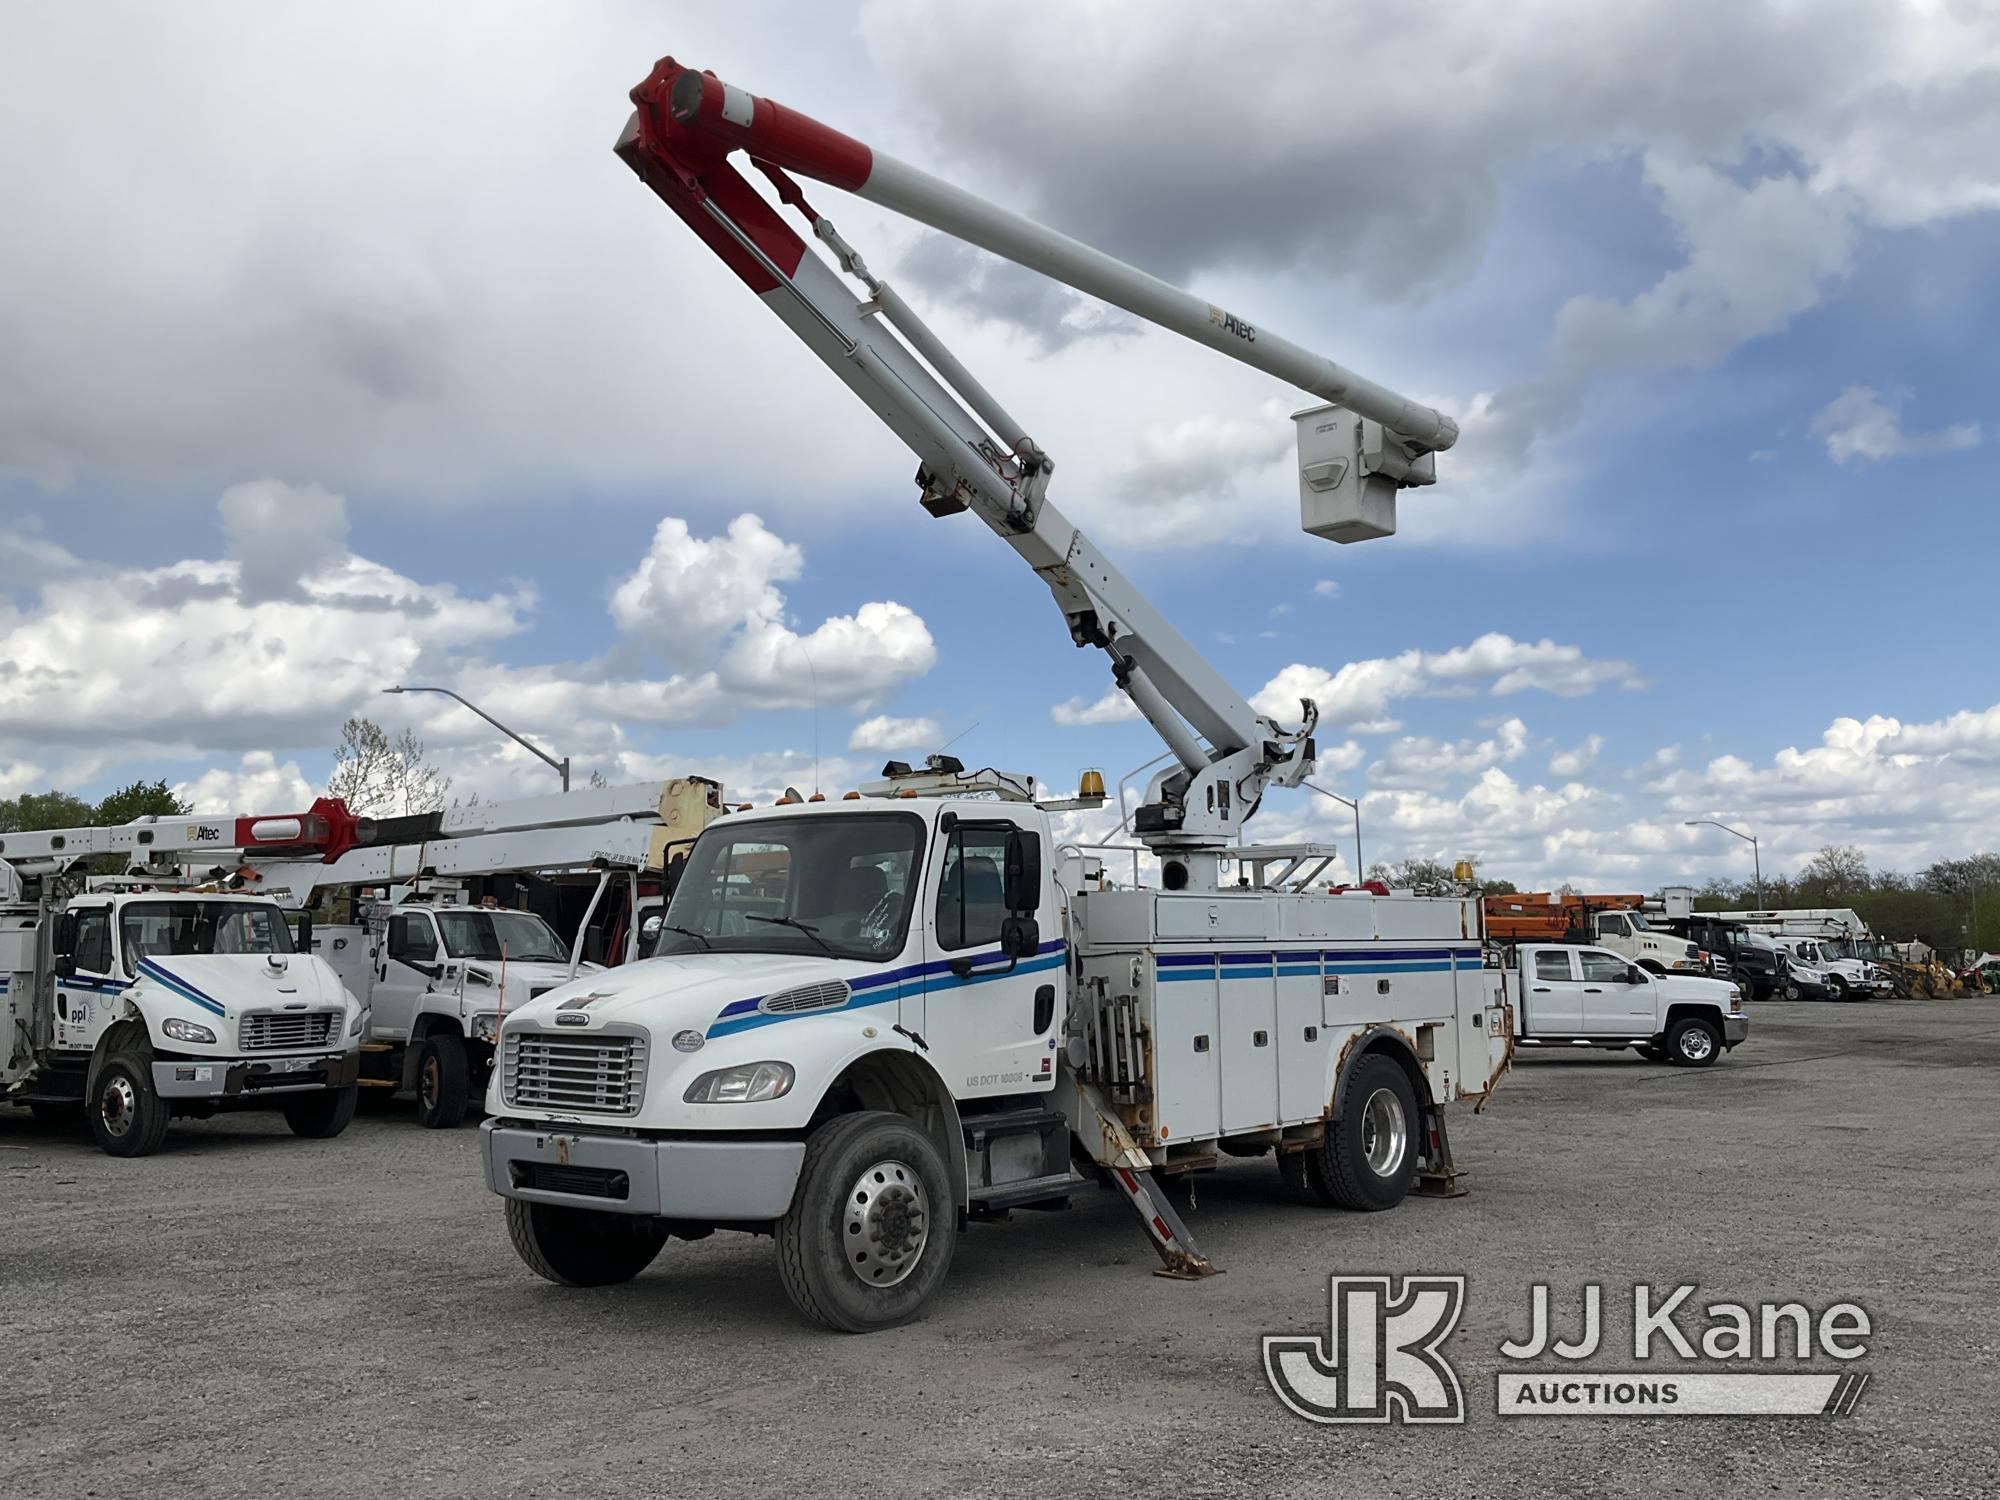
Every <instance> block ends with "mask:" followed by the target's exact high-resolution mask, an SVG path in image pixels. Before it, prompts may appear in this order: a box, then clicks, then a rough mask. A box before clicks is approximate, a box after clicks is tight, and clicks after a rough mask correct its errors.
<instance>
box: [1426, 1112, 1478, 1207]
mask: <svg viewBox="0 0 2000 1500" xmlns="http://www.w3.org/2000/svg"><path fill="white" fill-rule="evenodd" d="M1417 1114H1418V1118H1419V1119H1420V1121H1421V1122H1422V1124H1423V1127H1424V1152H1423V1157H1422V1159H1421V1160H1420V1161H1419V1163H1418V1165H1417V1196H1418V1197H1420V1198H1463V1197H1464V1196H1465V1195H1466V1194H1467V1193H1468V1192H1470V1191H1471V1189H1470V1188H1468V1187H1467V1186H1466V1185H1465V1179H1466V1176H1467V1175H1468V1174H1466V1173H1464V1172H1461V1171H1459V1169H1458V1168H1457V1167H1456V1166H1454V1165H1453V1164H1452V1160H1451V1137H1450V1136H1449V1135H1447V1134H1446V1133H1445V1128H1444V1110H1443V1109H1441V1108H1440V1107H1439V1106H1438V1105H1436V1104H1426V1105H1424V1106H1423V1108H1421V1109H1420V1110H1418V1111H1417Z"/></svg>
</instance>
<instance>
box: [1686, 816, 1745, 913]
mask: <svg viewBox="0 0 2000 1500" xmlns="http://www.w3.org/2000/svg"><path fill="white" fill-rule="evenodd" d="M1681 826H1682V827H1684V828H1701V827H1708V828H1720V829H1721V830H1722V831H1723V832H1724V833H1733V834H1735V835H1736V836H1737V837H1738V838H1739V839H1742V840H1743V841H1744V842H1745V843H1746V844H1748V845H1749V846H1750V867H1751V868H1752V869H1753V870H1755V871H1756V875H1757V909H1758V910H1759V911H1762V910H1763V909H1764V856H1763V853H1762V851H1761V850H1759V849H1758V847H1757V835H1756V834H1754V833H1745V832H1743V831H1742V830H1741V829H1740V828H1731V827H1730V826H1729V825H1728V824H1727V823H1718V822H1716V821H1715V819H1713V818H1689V819H1687V820H1686V821H1685V822H1684V823H1683V824H1682V825H1681Z"/></svg>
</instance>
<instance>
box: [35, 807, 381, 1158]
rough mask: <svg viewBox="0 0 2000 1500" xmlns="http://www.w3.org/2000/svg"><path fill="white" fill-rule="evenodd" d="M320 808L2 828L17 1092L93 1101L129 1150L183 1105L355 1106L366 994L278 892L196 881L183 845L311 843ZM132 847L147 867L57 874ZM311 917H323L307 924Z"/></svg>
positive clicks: (107, 1144)
mask: <svg viewBox="0 0 2000 1500" xmlns="http://www.w3.org/2000/svg"><path fill="white" fill-rule="evenodd" d="M323 833H324V828H323V825H322V824H321V823H320V820H319V819H317V818H316V817H314V816H313V815H303V816H299V817H284V818H254V819H253V818H233V817H232V818H219V819H212V818H194V817H190V818H171V819H165V818H163V819H147V820H143V821H141V822H139V823H135V824H131V825H127V826H124V827H119V828H73V829H58V830H49V831H41V832H34V833H20V834H7V835H5V836H4V837H0V1102H5V1103H15V1104H25V1105H27V1106H29V1107H30V1108H31V1109H32V1110H33V1111H34V1112H35V1113H36V1114H37V1115H38V1116H43V1117H52V1118H69V1117H74V1116H76V1115H77V1114H78V1113H79V1111H80V1112H81V1113H82V1114H83V1115H87V1117H88V1118H89V1121H90V1128H91V1131H92V1133H93V1134H94V1135H95V1137H96V1139H97V1143H98V1145H99V1146H101V1147H102V1148H103V1149H104V1150H106V1151H107V1152H110V1153H111V1154H112V1155H114V1156H145V1155H148V1154H150V1153H152V1152H154V1151H157V1150H158V1149H159V1148H160V1145H161V1143H162V1142H163V1140H164V1139H165V1137H166V1132H167V1126H168V1124H169V1122H170V1121H171V1120H173V1119H174V1118H176V1117H195V1118H204V1117H206V1116H209V1115H212V1114H214V1113H215V1112H216V1111H218V1110H222V1109H232V1108H243V1107H251V1106H263V1107H268V1108H275V1109H277V1110H279V1111H280V1112H281V1113H282V1114H283V1115H284V1118H285V1122H286V1123H287V1124H288V1125H289V1126H290V1127H291V1129H292V1130H293V1131H294V1132H295V1133H296V1134H298V1135H302V1136H313V1137H324V1136H334V1135H338V1134H339V1133H340V1132H341V1131H342V1130H343V1129H345V1128H346V1126H347V1124H348V1122H349V1121H350V1120H351V1119H353V1117H354V1100H355V1077H356V1073H357V1069H358V1060H359V1056H360V1054H359V1048H360V1045H361V1019H362V1018H361V1006H360V1004H359V1003H358V1002H357V1001H356V1000H355V998H354V997H353V996H352V995H351V994H349V993H348V991H347V990H346V988H345V987H344V986H343V985H342V983H341V981H340V977H339V975H338V974H336V973H335V972H334V971H333V969H332V968H331V967H329V966H328V965H327V964H326V963H325V962H324V961H322V960H320V959H318V958H315V957H313V956H312V954H311V953H310V952H299V951H296V950H295V948H294V943H293V933H292V929H291V927H290V925H289V924H288V923H287V920H286V916H285V913H284V912H283V911H282V910H281V909H280V908H279V907H278V905H277V904H276V903H275V902H273V901H271V900H269V899H266V898H261V897H252V896H246V895H242V894H235V893H229V892H226V891H221V890H216V889H202V888H188V887H187V886H186V884H185V882H184V881H183V880H181V879H180V878H178V877H177V876H176V873H175V871H174V870H173V869H172V868H171V866H172V865H173V863H174V862H175V861H176V860H177V859H178V858H180V857H183V856H185V857H201V858H204V859H205V858H207V857H208V856H210V855H212V854H215V853H219V852H223V851H226V850H229V849H232V848H236V847H243V846H245V845H251V844H258V843H262V844H264V845H265V846H267V847H268V846H271V845H274V844H276V845H286V844H294V845H295V844H299V843H301V842H304V841H308V840H310V839H312V838H314V837H316V836H319V835H322V834H323ZM103 855H115V856H118V857H119V858H120V859H121V860H126V861H129V862H130V863H131V867H134V868H138V869H140V870H141V871H142V873H141V874H140V875H139V876H137V877H130V876H107V877H94V878H86V879H85V880H84V881H83V882H82V884H83V889H82V890H81V891H80V892H79V893H77V894H74V895H67V896H65V895H64V894H62V892H61V890H60V888H59V887H60V884H61V882H60V881H59V879H58V877H62V876H63V875H65V873H66V872H68V871H70V870H71V869H73V868H74V867H75V866H76V864H77V863H78V862H80V861H83V860H86V859H94V858H96V857H98V856H103ZM308 930H309V929H308Z"/></svg>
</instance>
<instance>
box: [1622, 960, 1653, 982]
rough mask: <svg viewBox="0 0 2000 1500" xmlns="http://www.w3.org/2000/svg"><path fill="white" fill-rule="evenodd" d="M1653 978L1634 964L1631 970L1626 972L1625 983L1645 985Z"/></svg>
mask: <svg viewBox="0 0 2000 1500" xmlns="http://www.w3.org/2000/svg"><path fill="white" fill-rule="evenodd" d="M1651 977H1652V976H1651V975H1650V974H1648V973H1647V972H1646V971H1645V970H1644V969H1642V968H1640V967H1639V966H1638V965H1637V964H1634V965H1633V966H1632V967H1631V968H1629V969H1627V970H1626V971H1625V982H1626V983H1627V984H1644V983H1645V982H1646V981H1647V980H1648V979H1650V978H1651Z"/></svg>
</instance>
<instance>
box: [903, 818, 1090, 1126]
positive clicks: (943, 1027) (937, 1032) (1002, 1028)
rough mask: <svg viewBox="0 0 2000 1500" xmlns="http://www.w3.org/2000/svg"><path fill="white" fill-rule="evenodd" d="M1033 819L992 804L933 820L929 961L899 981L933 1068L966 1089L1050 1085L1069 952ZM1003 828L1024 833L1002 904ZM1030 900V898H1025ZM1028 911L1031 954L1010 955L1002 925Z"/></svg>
mask: <svg viewBox="0 0 2000 1500" xmlns="http://www.w3.org/2000/svg"><path fill="white" fill-rule="evenodd" d="M1038 823H1039V820H1035V822H1033V823H1031V822H1030V821H1029V820H1027V819H1023V818H1018V817H1016V816H1014V815H1013V812H1012V809H1009V808H1005V807H1001V806H996V807H995V808H994V812H993V815H992V816H991V817H987V816H984V815H982V816H980V817H979V818H976V819H974V818H959V819H957V820H956V821H955V822H954V823H953V824H952V826H951V827H950V828H949V829H947V828H945V827H944V826H943V820H940V826H939V829H938V836H937V837H936V838H935V839H934V840H932V844H931V858H930V869H929V871H928V872H927V876H926V879H925V883H924V885H923V887H922V888H921V890H920V899H921V901H922V907H921V909H920V911H919V913H918V916H919V920H921V922H922V923H923V931H924V959H925V962H924V964H923V969H922V976H923V977H922V981H921V988H918V987H917V986H914V985H912V986H906V987H905V990H904V998H903V1000H902V1002H901V1006H900V1010H901V1013H902V1016H903V1018H904V1019H903V1025H904V1026H905V1027H906V1028H908V1029H909V1030H912V1031H915V1032H916V1033H917V1034H918V1035H919V1036H921V1037H923V1039H924V1041H925V1042H926V1043H927V1044H928V1047H929V1051H928V1053H927V1056H928V1058H929V1061H930V1063H931V1065H932V1066H933V1067H935V1068H936V1069H937V1070H938V1073H939V1075H940V1076H942V1077H943V1079H944V1081H945V1082H946V1083H947V1084H948V1085H949V1086H950V1087H951V1090H952V1092H953V1093H954V1094H957V1095H958V1096H959V1097H961V1098H979V1097H982V1096H987V1095H994V1094H1019V1093H1027V1092H1031V1091H1036V1090H1040V1089H1046V1088H1050V1087H1053V1086H1054V1083H1055V1046H1054V1041H1055V1031H1056V1026H1057V1024H1058V1021H1059V1018H1060V1013H1061V1007H1060V1005H1059V1004H1058V1001H1059V998H1060V995H1061V992H1062V988H1063V977H1064V976H1063V965H1064V963H1065V962H1066V957H1065V954H1064V952H1063V949H1062V947H1061V944H1060V943H1059V942H1058V941H1057V939H1059V938H1060V935H1061V934H1060V929H1059V928H1058V927H1056V926H1055V924H1056V923H1057V922H1059V921H1060V916H1059V913H1058V908H1057V906H1056V903H1055V900H1054V891H1053V883H1052V881H1051V879H1050V875H1049V871H1048V867H1047V862H1046V861H1045V860H1044V858H1043V857H1042V847H1041V846H1042V837H1041V832H1040V829H1039V826H1038ZM1010 836H1011V837H1013V838H1016V839H1018V840H1019V841H1020V843H1019V847H1020V848H1021V850H1022V853H1021V856H1020V860H1021V869H1022V874H1021V876H1020V882H1021V884H1020V887H1019V888H1017V889H1016V890H1015V892H1014V893H1013V894H1014V896H1015V898H1016V899H1017V900H1020V901H1021V902H1023V903H1024V904H1023V905H1022V906H1020V907H1014V908H1010V906H1009V905H1008V880H1007V859H1008V844H1009V840H1010ZM1029 900H1032V902H1033V905H1032V906H1027V905H1026V904H1025V903H1026V902H1028V901H1029ZM1010 917H1013V918H1022V917H1025V918H1028V919H1031V920H1033V921H1034V922H1035V923H1036V924H1037V926H1038V928H1039V932H1038V933H1037V934H1036V936H1037V937H1038V939H1039V941H1038V942H1037V944H1036V948H1037V951H1036V952H1035V953H1034V954H1033V955H1022V956H1010V955H1008V954H1007V953H1006V952H1005V951H1004V950H1003V949H1002V946H1001V929H1002V925H1003V924H1004V923H1006V922H1007V921H1008V919H1009V918H1010Z"/></svg>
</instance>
